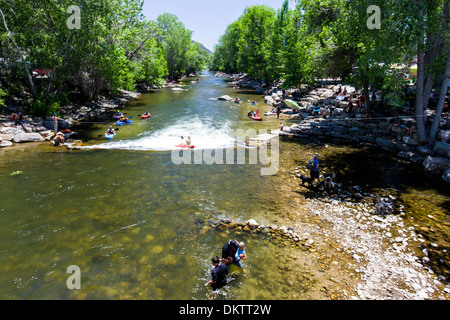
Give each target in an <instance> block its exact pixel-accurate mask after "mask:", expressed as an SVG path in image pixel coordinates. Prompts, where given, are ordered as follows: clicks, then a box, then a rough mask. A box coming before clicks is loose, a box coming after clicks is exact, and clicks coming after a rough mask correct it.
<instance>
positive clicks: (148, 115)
mask: <svg viewBox="0 0 450 320" xmlns="http://www.w3.org/2000/svg"><path fill="white" fill-rule="evenodd" d="M151 116H152V115H151V114H147V115H145V114H143V115H142V116H141V118H142V119H146V118H150V117H151Z"/></svg>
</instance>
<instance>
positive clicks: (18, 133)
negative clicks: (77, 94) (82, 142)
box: [0, 90, 140, 147]
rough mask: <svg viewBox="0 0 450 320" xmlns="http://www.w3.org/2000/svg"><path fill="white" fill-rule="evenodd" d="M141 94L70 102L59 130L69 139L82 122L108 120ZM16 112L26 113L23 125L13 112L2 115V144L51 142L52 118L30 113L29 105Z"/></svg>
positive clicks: (61, 111)
mask: <svg viewBox="0 0 450 320" xmlns="http://www.w3.org/2000/svg"><path fill="white" fill-rule="evenodd" d="M139 94H140V93H137V92H132V91H126V90H121V91H119V94H118V95H116V96H110V97H105V96H100V97H99V98H98V99H97V100H95V101H91V102H87V103H83V104H75V103H69V104H67V105H66V106H63V107H61V109H60V114H59V117H58V130H64V131H65V132H64V136H65V139H66V140H67V139H69V138H71V137H73V136H75V137H76V135H77V133H76V132H75V131H72V130H71V128H72V127H73V126H75V125H77V124H78V123H81V122H86V121H96V122H97V121H108V120H109V119H110V117H109V116H110V114H111V113H113V112H114V111H115V110H116V109H117V108H120V107H123V106H125V104H126V103H127V102H128V101H129V100H132V99H135V98H136V97H137V96H138V95H139ZM14 111H16V112H22V113H23V114H24V116H23V120H22V121H21V124H20V125H16V124H15V122H14V121H11V120H10V116H9V114H2V115H0V147H11V146H13V145H14V144H16V143H28V142H43V141H48V140H49V138H50V133H51V132H52V131H53V121H52V119H51V117H45V118H40V117H32V116H29V115H26V114H25V112H26V110H25V107H21V106H19V107H15V108H14Z"/></svg>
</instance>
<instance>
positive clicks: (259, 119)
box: [250, 116, 262, 121]
mask: <svg viewBox="0 0 450 320" xmlns="http://www.w3.org/2000/svg"><path fill="white" fill-rule="evenodd" d="M250 118H252V119H253V120H256V121H262V118H261V117H256V116H251V117H250Z"/></svg>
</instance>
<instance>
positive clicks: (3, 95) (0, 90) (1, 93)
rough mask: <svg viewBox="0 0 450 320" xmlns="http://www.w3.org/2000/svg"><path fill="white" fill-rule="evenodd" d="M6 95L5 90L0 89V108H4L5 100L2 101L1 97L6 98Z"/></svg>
mask: <svg viewBox="0 0 450 320" xmlns="http://www.w3.org/2000/svg"><path fill="white" fill-rule="evenodd" d="M7 94H8V93H7V92H6V91H5V90H3V89H1V88H0V108H2V107H6V104H5V100H4V99H3V97H6V96H7Z"/></svg>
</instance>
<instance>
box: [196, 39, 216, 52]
mask: <svg viewBox="0 0 450 320" xmlns="http://www.w3.org/2000/svg"><path fill="white" fill-rule="evenodd" d="M192 42H197V41H194V40H192ZM197 43H198V44H199V45H200V49H203V50H205V51H207V52H208V53H213V52H212V51H211V50H209V49H208V48H206V47H205V46H204V45H202V44H201V43H200V42H197Z"/></svg>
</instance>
